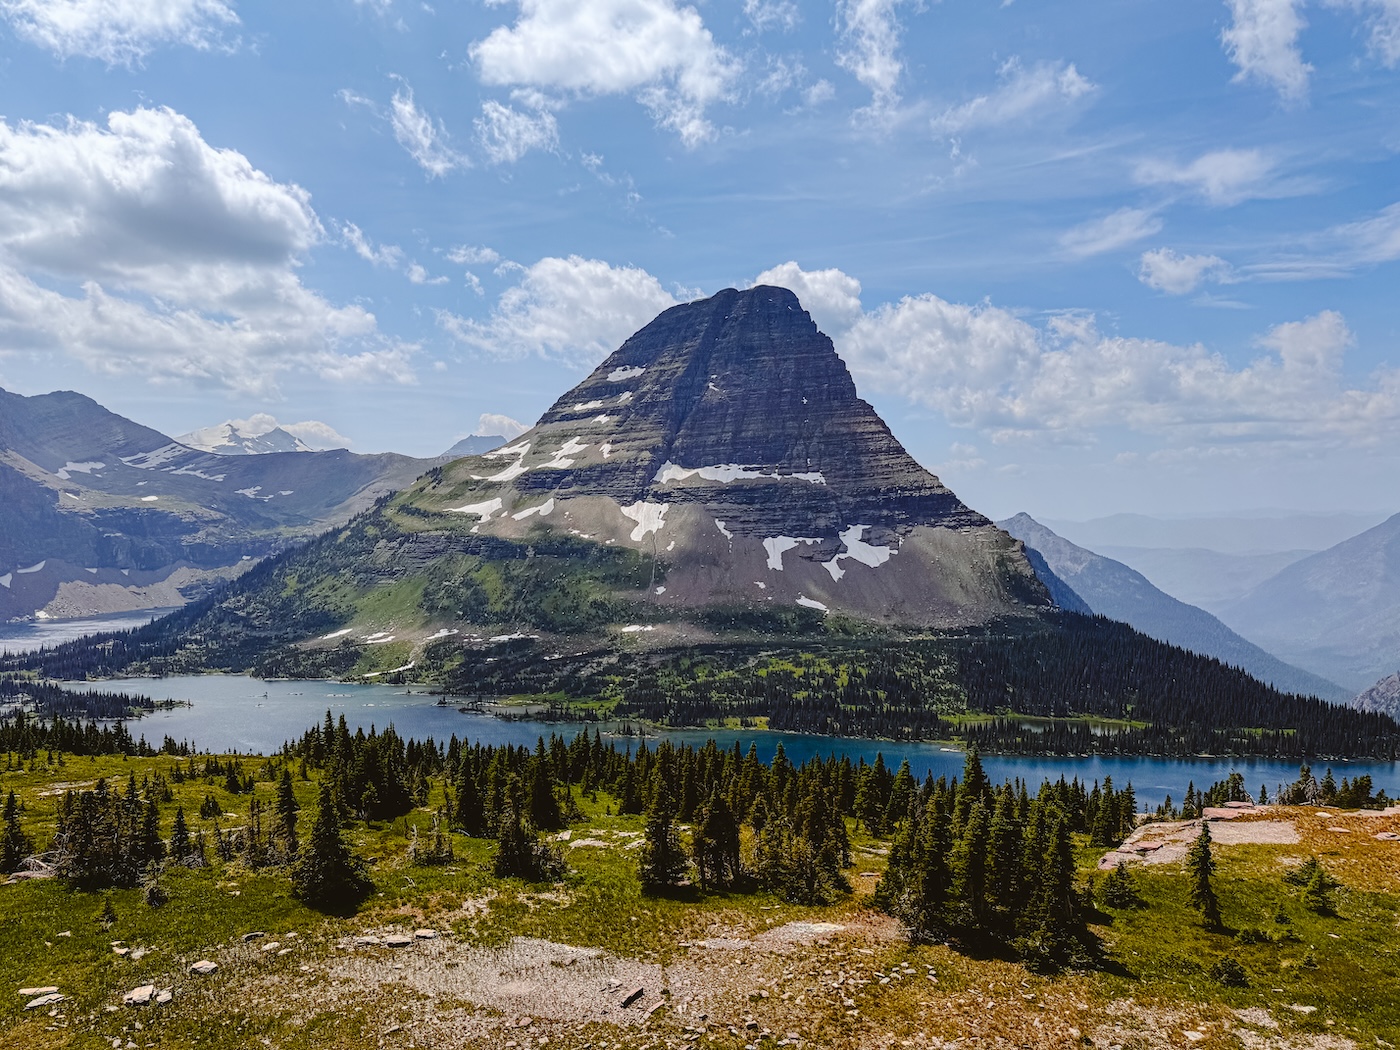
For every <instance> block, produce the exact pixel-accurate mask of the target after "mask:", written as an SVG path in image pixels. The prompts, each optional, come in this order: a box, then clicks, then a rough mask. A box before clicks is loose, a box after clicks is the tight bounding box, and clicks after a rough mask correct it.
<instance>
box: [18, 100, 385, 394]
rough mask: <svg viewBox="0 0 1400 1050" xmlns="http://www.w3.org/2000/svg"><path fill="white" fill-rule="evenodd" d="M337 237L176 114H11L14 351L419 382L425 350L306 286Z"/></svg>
mask: <svg viewBox="0 0 1400 1050" xmlns="http://www.w3.org/2000/svg"><path fill="white" fill-rule="evenodd" d="M323 236H324V231H323V229H322V226H321V223H320V221H319V220H318V218H317V216H316V214H315V212H314V211H313V210H312V209H311V204H310V198H309V196H308V195H307V193H306V192H305V191H304V190H302V189H301V188H300V187H298V186H296V185H292V184H286V183H278V182H275V181H274V180H273V179H271V178H270V177H269V176H268V175H266V174H265V173H263V172H261V171H258V170H257V169H256V168H254V167H253V166H252V165H251V164H250V163H249V161H248V159H247V158H246V157H244V156H243V155H242V154H240V153H238V152H236V151H234V150H230V149H215V148H213V147H211V146H210V145H208V144H207V143H206V142H205V141H204V140H203V138H202V137H201V136H200V134H199V129H198V128H196V127H195V125H194V124H193V122H191V121H190V120H189V119H188V118H187V117H184V116H182V115H181V114H178V113H175V112H174V111H172V110H169V109H137V110H134V111H132V112H129V113H123V112H115V113H111V114H109V115H108V118H107V123H106V126H105V127H103V126H99V125H97V124H93V123H88V122H85V121H79V120H75V119H73V118H69V119H68V121H67V122H66V123H64V124H60V125H56V126H55V125H46V124H33V123H19V124H16V125H13V126H11V125H9V124H7V123H5V122H4V121H3V120H0V342H3V343H5V344H7V345H9V346H11V347H14V348H16V349H24V350H29V351H38V352H62V353H66V354H69V355H71V356H73V357H75V358H77V359H78V360H80V361H82V362H83V363H85V364H87V365H88V366H89V367H91V368H94V369H97V370H99V371H104V372H110V373H123V372H125V373H136V374H144V375H147V376H149V377H150V378H152V379H155V380H181V379H189V380H199V381H202V382H205V383H211V384H217V385H222V386H226V387H232V388H235V389H239V390H251V391H259V392H263V393H268V392H271V391H273V390H274V389H275V384H276V376H277V375H278V374H279V373H282V372H286V371H289V370H301V371H307V372H312V373H314V374H318V375H321V376H324V377H330V378H344V379H357V378H371V377H372V378H378V379H381V380H382V379H395V380H401V381H408V380H411V378H412V371H411V368H410V366H409V357H410V356H411V351H412V349H413V348H412V347H409V346H406V345H402V344H398V343H395V342H393V341H392V340H390V339H387V338H385V337H384V336H383V335H382V334H381V333H380V332H379V331H378V328H377V325H376V322H375V319H374V316H373V315H372V314H370V313H369V312H368V311H366V310H364V309H363V308H361V307H358V306H347V307H337V306H334V305H332V304H330V303H328V302H327V301H326V300H324V299H323V298H321V297H320V296H319V295H317V294H316V293H314V292H312V291H310V290H308V289H307V288H306V287H304V286H303V285H302V284H301V281H300V280H299V278H298V275H297V268H298V266H299V264H300V263H301V261H302V259H303V258H304V257H305V255H306V253H307V252H308V251H309V250H310V249H311V248H312V247H313V246H314V245H315V244H317V243H319V242H320V241H321V240H322V238H323ZM35 275H43V276H44V277H45V278H47V280H46V281H45V283H42V284H41V283H40V282H39V281H38V280H36V279H35Z"/></svg>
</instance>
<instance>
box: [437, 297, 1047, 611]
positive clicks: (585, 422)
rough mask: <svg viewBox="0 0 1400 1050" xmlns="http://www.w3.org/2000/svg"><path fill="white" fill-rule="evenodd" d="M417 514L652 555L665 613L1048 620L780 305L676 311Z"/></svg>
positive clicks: (965, 512) (794, 305) (968, 518)
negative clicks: (754, 610)
mask: <svg viewBox="0 0 1400 1050" xmlns="http://www.w3.org/2000/svg"><path fill="white" fill-rule="evenodd" d="M409 501H410V502H411V504H412V505H413V506H414V507H416V508H417V509H418V510H419V511H423V512H429V513H432V514H440V515H444V516H462V517H464V518H467V519H469V520H472V521H474V522H475V524H474V526H473V528H472V531H473V532H477V533H479V534H482V535H488V536H496V537H500V538H506V539H524V538H527V537H529V536H530V535H531V534H532V533H533V532H534V530H546V531H548V530H553V531H557V532H561V533H567V534H571V535H574V536H577V537H581V538H586V539H590V540H593V541H595V542H598V543H601V544H605V545H623V546H631V547H634V548H637V549H639V550H641V551H643V552H647V553H653V552H654V553H655V554H656V556H657V557H658V558H659V559H660V560H661V561H662V562H664V563H665V569H666V579H665V584H664V585H662V586H659V587H657V588H656V589H655V593H654V595H653V597H654V599H655V601H656V602H657V604H659V605H667V606H677V607H686V606H697V605H714V604H737V605H746V606H750V605H765V604H770V603H778V604H785V603H786V604H792V603H796V604H798V605H803V606H806V607H809V608H813V609H821V610H828V611H832V612H837V611H840V612H845V613H849V614H851V615H854V616H858V617H861V618H864V619H871V620H878V621H882V622H891V623H894V622H899V623H911V624H946V623H967V622H982V621H985V620H987V619H989V618H993V617H996V616H1000V615H1005V614H1008V613H1017V612H1025V611H1027V610H1029V609H1032V608H1037V607H1045V606H1049V605H1050V604H1051V600H1050V597H1049V595H1048V593H1047V592H1046V590H1045V588H1044V587H1043V586H1042V585H1041V583H1040V582H1039V580H1037V578H1036V576H1035V574H1034V572H1033V571H1032V569H1031V567H1030V565H1029V563H1028V562H1027V560H1026V557H1025V553H1024V551H1023V550H1022V548H1021V546H1020V544H1019V543H1018V542H1017V541H1015V540H1013V539H1011V538H1010V537H1009V536H1007V535H1006V534H1005V533H1003V532H1001V531H1000V530H999V529H997V528H996V527H995V526H993V525H992V523H991V522H990V521H988V519H986V518H985V517H983V516H982V515H980V514H978V513H977V512H976V511H973V510H971V509H969V508H968V507H967V506H965V505H964V504H963V503H962V502H961V501H960V500H959V499H958V498H957V496H955V495H954V494H953V493H952V492H951V491H950V490H949V489H948V488H947V487H945V486H944V485H943V484H942V483H941V482H940V481H939V480H938V479H937V478H936V477H934V476H933V475H932V474H930V473H929V472H928V471H926V470H924V469H923V468H922V467H920V466H919V465H918V463H916V462H915V461H914V460H913V458H912V457H910V456H909V454H908V453H907V452H906V451H905V450H904V448H903V447H902V446H901V445H900V444H899V442H898V441H896V440H895V438H894V436H893V435H892V434H891V433H890V431H889V428H888V427H886V426H885V424H884V422H883V421H882V420H881V419H880V417H879V416H878V415H877V414H876V413H875V411H874V409H872V408H871V407H870V405H869V404H867V403H866V402H865V401H863V400H861V398H860V397H859V396H857V393H856V389H855V384H854V382H853V381H852V379H851V375H850V373H849V372H848V371H847V369H846V366H845V364H844V363H843V362H842V361H841V359H840V357H839V356H837V354H836V351H835V349H834V347H833V346H832V344H831V340H830V339H828V338H827V337H826V336H825V335H823V334H822V333H821V332H820V331H818V329H817V327H816V325H815V324H814V323H813V322H812V319H811V317H810V316H809V315H808V314H807V312H806V311H805V310H803V309H802V306H801V304H800V303H799V302H798V300H797V297H796V296H794V295H793V294H792V293H791V292H789V291H787V290H786V289H782V288H773V287H757V288H751V289H748V290H746V291H735V290H733V289H729V290H726V291H723V292H720V293H719V294H717V295H715V296H713V297H711V298H709V299H704V300H700V301H698V302H694V303H688V304H686V305H683V306H677V307H674V308H672V309H670V310H667V311H666V312H665V313H663V314H661V315H660V316H659V317H657V318H656V320H654V321H653V322H651V324H649V325H647V326H646V327H645V328H643V329H642V330H641V331H639V332H637V333H636V334H635V335H634V336H632V337H631V338H630V339H628V340H627V341H626V342H625V343H623V345H622V346H621V347H620V348H619V349H618V350H617V352H616V353H614V354H613V355H612V356H610V357H609V358H608V359H607V360H606V361H604V362H603V363H602V364H601V365H599V366H598V367H597V368H596V369H594V371H593V372H592V374H591V375H589V376H588V377H587V378H586V379H585V380H584V381H583V382H582V383H580V384H579V385H578V386H576V387H575V388H574V389H573V390H571V391H569V392H568V393H567V394H565V395H564V396H563V397H561V398H560V399H559V400H558V401H556V402H555V403H554V405H553V406H552V407H551V408H550V409H549V410H548V411H547V412H546V413H545V414H544V415H543V416H542V417H541V419H540V421H539V423H538V424H537V425H536V426H535V427H534V428H533V429H532V430H530V431H529V432H527V433H526V434H524V435H522V436H521V437H520V438H518V439H516V440H515V441H514V442H512V443H511V444H510V445H509V446H507V447H505V448H501V449H497V450H495V451H493V452H490V453H488V454H486V455H484V456H480V457H475V458H472V459H466V460H462V461H459V462H457V463H454V464H450V465H449V466H447V467H445V468H443V470H442V471H441V472H438V473H437V475H436V476H435V477H434V478H433V479H432V480H431V482H427V483H424V484H422V485H420V486H418V487H417V488H415V490H414V491H413V493H412V494H411V495H410V496H409Z"/></svg>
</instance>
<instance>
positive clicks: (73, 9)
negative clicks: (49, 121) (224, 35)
mask: <svg viewBox="0 0 1400 1050" xmlns="http://www.w3.org/2000/svg"><path fill="white" fill-rule="evenodd" d="M0 16H3V17H4V18H5V19H6V20H7V21H8V22H9V23H10V24H11V25H12V26H14V29H15V32H16V33H17V34H18V35H20V36H22V37H24V38H26V39H28V40H30V41H32V42H33V43H35V44H38V45H39V46H40V47H44V48H47V49H48V50H50V51H52V52H53V53H54V54H56V55H58V56H59V57H60V58H71V57H74V56H82V57H85V58H96V59H99V60H101V61H103V62H106V63H107V64H108V65H135V64H137V63H139V62H140V61H141V60H142V59H143V58H145V57H146V55H148V54H150V52H151V51H153V50H154V49H155V48H157V47H160V46H162V45H166V44H177V45H184V46H186V47H193V48H197V49H198V50H201V51H203V50H208V49H209V48H210V47H212V46H214V45H216V44H218V43H219V42H220V33H221V32H222V31H223V30H224V29H227V28H228V27H230V26H235V25H237V24H238V16H237V15H236V14H234V12H233V8H232V7H231V6H230V5H228V4H225V3H223V2H222V0H0Z"/></svg>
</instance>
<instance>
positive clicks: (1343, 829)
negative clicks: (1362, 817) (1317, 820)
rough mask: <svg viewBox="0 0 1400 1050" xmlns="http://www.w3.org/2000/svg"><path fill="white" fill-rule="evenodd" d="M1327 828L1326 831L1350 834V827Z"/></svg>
mask: <svg viewBox="0 0 1400 1050" xmlns="http://www.w3.org/2000/svg"><path fill="white" fill-rule="evenodd" d="M1327 830H1328V831H1332V832H1335V833H1336V834H1338V835H1350V834H1351V828H1339V827H1330V828H1328V829H1327Z"/></svg>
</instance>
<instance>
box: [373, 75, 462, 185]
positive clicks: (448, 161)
mask: <svg viewBox="0 0 1400 1050" xmlns="http://www.w3.org/2000/svg"><path fill="white" fill-rule="evenodd" d="M389 122H390V123H391V124H392V125H393V128H394V138H396V139H398V141H399V145H400V146H402V147H403V148H404V149H405V150H407V151H408V155H409V156H410V157H412V158H413V159H414V160H415V161H417V163H418V166H419V167H420V168H422V169H423V170H424V171H426V172H427V173H428V174H429V175H430V176H432V177H434V178H441V177H442V176H443V175H446V174H447V173H448V172H451V171H454V170H456V169H457V168H465V167H470V164H469V162H468V161H467V158H466V157H464V156H462V155H461V154H460V153H458V152H457V151H456V150H454V149H453V148H452V147H451V146H449V145H448V143H447V131H446V129H445V128H444V127H443V126H442V121H438V120H433V118H432V117H430V116H428V114H426V113H424V112H423V111H422V110H421V109H419V108H418V106H417V104H416V103H415V102H414V101H413V89H412V88H411V87H409V86H408V82H407V81H405V80H403V79H402V78H399V86H398V88H397V89H396V90H395V91H394V98H393V100H392V101H391V102H390V103H389Z"/></svg>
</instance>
